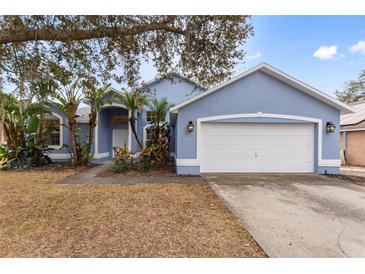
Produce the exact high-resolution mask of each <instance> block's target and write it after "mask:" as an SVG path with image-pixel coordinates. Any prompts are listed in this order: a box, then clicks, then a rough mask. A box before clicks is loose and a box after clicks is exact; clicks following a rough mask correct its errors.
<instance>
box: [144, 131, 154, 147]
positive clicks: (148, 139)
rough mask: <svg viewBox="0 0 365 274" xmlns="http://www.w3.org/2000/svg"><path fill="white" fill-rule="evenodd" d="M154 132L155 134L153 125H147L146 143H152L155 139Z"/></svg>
mask: <svg viewBox="0 0 365 274" xmlns="http://www.w3.org/2000/svg"><path fill="white" fill-rule="evenodd" d="M153 134H154V131H153V129H152V127H147V128H146V138H145V140H144V141H145V145H146V144H148V143H150V142H151V141H152V139H153Z"/></svg>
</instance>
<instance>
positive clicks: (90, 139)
mask: <svg viewBox="0 0 365 274" xmlns="http://www.w3.org/2000/svg"><path fill="white" fill-rule="evenodd" d="M96 117H97V111H94V110H92V111H91V113H90V115H89V134H88V142H87V147H88V152H89V154H90V153H91V146H92V144H93V141H94V130H95V128H96Z"/></svg>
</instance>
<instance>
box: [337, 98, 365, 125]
mask: <svg viewBox="0 0 365 274" xmlns="http://www.w3.org/2000/svg"><path fill="white" fill-rule="evenodd" d="M349 105H350V106H351V107H352V108H353V109H354V110H355V112H354V113H349V114H341V117H340V125H341V126H347V125H355V124H358V123H360V122H362V121H364V120H365V102H364V101H361V102H356V103H353V104H349Z"/></svg>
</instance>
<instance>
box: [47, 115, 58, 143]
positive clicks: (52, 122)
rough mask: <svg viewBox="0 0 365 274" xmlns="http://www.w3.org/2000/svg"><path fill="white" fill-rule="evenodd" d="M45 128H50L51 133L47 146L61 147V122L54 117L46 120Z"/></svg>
mask: <svg viewBox="0 0 365 274" xmlns="http://www.w3.org/2000/svg"><path fill="white" fill-rule="evenodd" d="M45 126H46V127H51V128H52V131H51V134H50V136H49V138H48V142H47V145H48V146H60V145H61V121H60V119H58V118H57V117H55V116H50V117H47V118H46V123H45Z"/></svg>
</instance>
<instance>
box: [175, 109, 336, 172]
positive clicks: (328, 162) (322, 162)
mask: <svg viewBox="0 0 365 274" xmlns="http://www.w3.org/2000/svg"><path fill="white" fill-rule="evenodd" d="M236 118H277V119H288V120H298V121H306V122H312V123H316V124H317V133H318V135H317V136H318V146H317V150H318V166H319V167H322V166H323V167H339V166H340V164H341V160H340V159H322V131H323V128H322V120H321V119H317V118H312V117H304V116H295V115H285V114H273V113H262V112H257V113H240V114H228V115H218V116H209V117H203V118H198V119H197V126H196V154H197V157H196V159H176V164H177V166H200V155H201V147H202V146H201V143H202V136H201V124H202V123H203V122H209V121H215V120H226V119H236Z"/></svg>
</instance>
